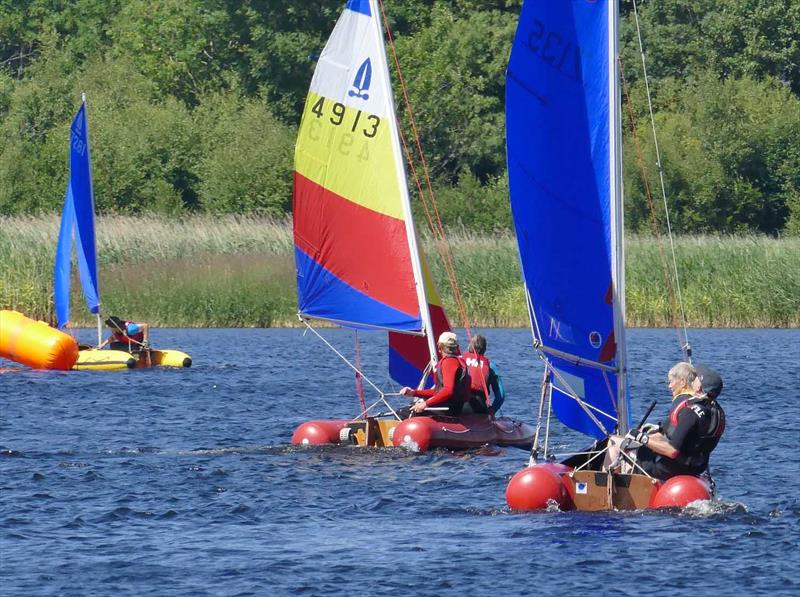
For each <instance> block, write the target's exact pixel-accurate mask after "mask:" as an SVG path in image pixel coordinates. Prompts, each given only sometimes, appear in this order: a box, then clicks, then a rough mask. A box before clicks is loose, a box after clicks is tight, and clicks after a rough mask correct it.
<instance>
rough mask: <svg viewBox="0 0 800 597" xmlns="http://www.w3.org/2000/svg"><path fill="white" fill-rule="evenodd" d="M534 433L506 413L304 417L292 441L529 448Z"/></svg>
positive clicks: (423, 447) (422, 448) (421, 447)
mask: <svg viewBox="0 0 800 597" xmlns="http://www.w3.org/2000/svg"><path fill="white" fill-rule="evenodd" d="M533 434H534V429H533V427H532V426H530V425H527V424H526V423H522V422H520V421H516V420H514V419H510V418H507V417H499V418H496V419H492V418H491V417H489V416H487V415H466V416H463V417H458V418H455V417H412V418H410V419H406V420H404V421H397V420H395V419H376V418H373V417H369V418H367V419H363V420H356V421H346V420H338V421H337V420H323V421H307V422H305V423H303V424H302V425H300V426H299V427H298V428H297V429H296V430H295V432H294V435H293V436H292V443H293V444H296V445H325V444H345V445H347V444H350V445H353V444H355V445H360V446H373V447H391V446H394V447H405V448H409V449H411V450H414V451H416V452H425V451H427V450H430V449H434V448H448V449H453V450H459V449H470V448H480V447H481V446H485V445H487V444H492V445H497V446H513V447H520V448H529V447H530V446H531V443H532V441H533Z"/></svg>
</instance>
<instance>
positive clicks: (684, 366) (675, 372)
mask: <svg viewBox="0 0 800 597" xmlns="http://www.w3.org/2000/svg"><path fill="white" fill-rule="evenodd" d="M667 375H668V376H669V377H670V379H677V380H679V381H682V382H683V383H684V384H686V385H687V386H688V385H691V383H692V382H693V381H694V378H695V377H697V372H696V371H695V370H694V367H692V366H691V365H690V364H689V363H678V364H677V365H675V366H674V367H672V369H670V370H669V373H668V374H667Z"/></svg>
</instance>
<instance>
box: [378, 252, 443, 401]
mask: <svg viewBox="0 0 800 597" xmlns="http://www.w3.org/2000/svg"><path fill="white" fill-rule="evenodd" d="M421 257H422V269H423V279H424V281H425V289H426V296H427V298H428V310H429V312H430V314H431V326H432V329H433V337H434V338H438V337H439V334H441V333H442V332H448V331H450V322H449V321H448V320H447V315H446V314H445V312H444V308H443V307H442V299H441V298H440V297H439V293H438V292H437V291H436V285H435V284H434V283H433V278H432V277H431V273H430V269H429V268H428V264H427V263H426V261H425V256H424V254H423V255H421ZM429 362H430V354H429V352H428V345H427V343H426V339H425V338H421V337H419V336H411V335H408V334H398V333H397V332H389V375H391V377H392V379H394V380H395V381H396V382H397V383H399V384H400V385H403V386H409V387H412V388H413V387H416V386H418V385H419V384H420V382H421V380H422V378H423V375H424V371H425V368H426V367H427V365H428V363H429ZM428 381H429V384H428V385H430V383H432V381H433V380H432V379H429V380H428Z"/></svg>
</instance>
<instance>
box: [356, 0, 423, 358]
mask: <svg viewBox="0 0 800 597" xmlns="http://www.w3.org/2000/svg"><path fill="white" fill-rule="evenodd" d="M370 8H371V10H372V13H373V14H374V15H375V18H374V19H373V20H372V22H373V23H375V27H376V29H377V36H378V39H379V40H380V42H381V43H379V44H378V46H379V48H378V49H379V51H380V53H381V60H380V63H381V69H382V70H383V74H384V76H385V77H386V85H387V88H388V91H389V93H388V94H387V98H386V102H387V104H388V106H387V108H388V114H389V115H390V120H391V124H390V126H389V130H390V132H391V136H392V143H393V144H394V147H395V151H394V152H393V153H394V165H395V170H396V171H397V178H398V181H399V185H400V194H401V195H402V201H401V203H402V205H403V215H404V216H405V225H406V236H407V238H408V248H409V251H410V253H411V269H412V271H413V273H414V282H415V286H416V291H417V302H418V303H419V314H420V319H421V320H422V326H423V331H424V332H425V338H426V339H427V342H428V351H429V353H430V356H431V365H435V364H436V362H437V360H438V359H437V352H436V341H435V339H434V338H433V323H432V321H431V313H430V309H429V308H428V297H427V294H426V292H425V278H424V276H423V274H422V264H421V262H420V257H419V247H418V246H417V232H416V229H415V227H414V218H413V215H412V213H411V199H410V196H409V193H408V180H407V177H406V167H405V163H404V162H403V157H402V156H403V153H402V147H401V146H400V134H399V131H398V124H397V114H396V113H395V109H394V95H393V93H392V83H391V81H392V79H391V76H390V73H389V62H388V59H387V57H386V45H385V42H384V34H383V31H382V30H381V12H380V11H379V7H378V0H370Z"/></svg>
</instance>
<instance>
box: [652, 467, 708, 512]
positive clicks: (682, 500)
mask: <svg viewBox="0 0 800 597" xmlns="http://www.w3.org/2000/svg"><path fill="white" fill-rule="evenodd" d="M710 499H711V486H710V485H709V484H708V483H707V482H706V481H705V479H702V478H700V477H695V476H694V475H678V476H677V477H672V478H671V479H668V480H667V481H665V482H664V483H663V484H661V485H660V487H659V488H658V489H657V490H656V491H655V492H653V496H652V497H651V498H650V507H651V508H685V507H686V506H688V505H689V504H691V503H692V502H695V501H697V500H710Z"/></svg>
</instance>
